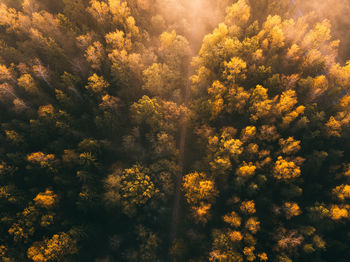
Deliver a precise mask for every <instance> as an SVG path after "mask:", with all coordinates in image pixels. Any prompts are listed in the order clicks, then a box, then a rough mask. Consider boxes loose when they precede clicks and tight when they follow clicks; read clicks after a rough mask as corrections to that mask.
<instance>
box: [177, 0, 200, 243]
mask: <svg viewBox="0 0 350 262" xmlns="http://www.w3.org/2000/svg"><path fill="white" fill-rule="evenodd" d="M199 3H200V0H194V1H193V2H192V6H191V9H192V10H193V12H192V15H193V16H192V21H191V23H190V24H191V32H192V34H191V36H190V37H189V38H188V39H187V40H188V42H189V44H190V45H191V48H190V50H191V53H190V62H189V64H188V68H187V76H186V79H187V83H186V85H185V87H184V89H185V90H184V105H185V106H186V107H187V106H188V104H189V100H190V96H191V92H190V90H191V84H192V81H191V79H190V77H191V76H192V75H193V68H192V65H191V61H192V58H193V56H194V55H193V54H195V53H196V51H197V50H193V43H194V42H195V41H196V40H198V39H199V38H200V37H201V36H200V35H201V34H202V32H199V31H198V30H196V29H197V25H198V24H199V22H200V21H199V20H198V15H199V13H200V6H201V5H200V4H199ZM181 122H182V123H181V126H180V141H179V160H178V167H179V172H178V176H177V181H176V189H175V197H174V204H173V213H172V218H171V228H170V245H172V244H173V241H174V240H175V239H176V237H177V230H178V225H179V223H180V220H181V219H180V217H181V212H180V211H181V210H180V209H181V198H182V191H181V185H182V178H183V176H184V172H185V166H184V162H185V154H186V152H185V150H186V138H187V129H188V122H187V119H186V116H183V118H182V121H181Z"/></svg>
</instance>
